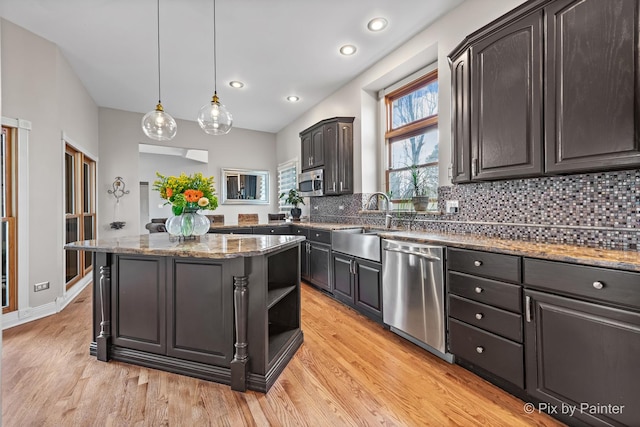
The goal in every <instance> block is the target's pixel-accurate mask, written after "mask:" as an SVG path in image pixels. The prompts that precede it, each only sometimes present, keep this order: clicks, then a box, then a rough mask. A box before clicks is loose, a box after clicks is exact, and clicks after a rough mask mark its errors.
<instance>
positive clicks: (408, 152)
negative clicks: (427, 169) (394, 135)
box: [389, 126, 438, 169]
mask: <svg viewBox="0 0 640 427" xmlns="http://www.w3.org/2000/svg"><path fill="white" fill-rule="evenodd" d="M437 161H438V128H437V127H435V126H434V127H430V128H429V129H427V131H426V132H425V133H423V134H420V135H416V136H412V137H409V138H406V139H401V140H398V141H393V142H392V143H391V161H390V163H391V164H390V165H389V168H390V169H401V168H406V167H409V166H411V165H422V164H425V163H434V162H437Z"/></svg>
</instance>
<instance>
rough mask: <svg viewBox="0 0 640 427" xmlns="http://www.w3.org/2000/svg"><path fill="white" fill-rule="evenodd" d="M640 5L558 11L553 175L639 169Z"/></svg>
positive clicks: (558, 7)
mask: <svg viewBox="0 0 640 427" xmlns="http://www.w3.org/2000/svg"><path fill="white" fill-rule="evenodd" d="M639 3H640V2H638V0H611V1H600V0H582V1H576V0H561V1H555V2H553V3H551V4H550V5H549V6H548V7H547V8H545V11H546V12H547V16H548V20H549V21H548V25H547V27H548V30H547V32H548V38H547V40H548V41H547V43H548V45H547V57H548V58H547V64H546V75H547V85H546V88H547V93H546V94H545V99H546V104H545V108H546V112H545V113H546V117H547V119H546V121H545V132H546V138H545V142H546V147H545V149H546V170H547V171H549V172H573V171H587V170H597V169H603V168H605V169H611V168H621V167H628V166H631V165H638V164H640V132H639V129H638V128H639V123H640V120H639V119H638V113H639V112H640V108H639V99H640V95H639V94H640V71H639V69H638V67H639V63H638V59H639V54H640V51H639V48H638V46H639V43H638V22H639Z"/></svg>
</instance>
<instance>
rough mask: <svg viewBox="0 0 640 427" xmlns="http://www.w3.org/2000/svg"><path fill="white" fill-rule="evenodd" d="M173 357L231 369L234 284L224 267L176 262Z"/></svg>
mask: <svg viewBox="0 0 640 427" xmlns="http://www.w3.org/2000/svg"><path fill="white" fill-rule="evenodd" d="M170 271H171V273H170V274H172V276H173V280H171V281H170V283H171V284H172V286H171V288H170V289H169V292H171V296H170V298H169V300H168V301H169V304H168V305H167V310H168V316H169V319H168V323H169V330H168V332H169V334H168V349H167V354H168V355H170V356H176V357H180V358H182V359H187V360H194V361H198V362H204V363H213V364H216V365H219V366H229V363H230V362H231V358H232V356H233V335H232V333H231V332H232V331H233V329H234V327H233V283H231V278H230V276H229V275H228V274H227V275H226V279H225V275H224V267H223V265H222V264H210V263H206V264H205V263H200V262H198V261H191V260H181V259H176V258H174V259H173V266H172V269H171V270H170ZM196 313H197V315H195V314H196Z"/></svg>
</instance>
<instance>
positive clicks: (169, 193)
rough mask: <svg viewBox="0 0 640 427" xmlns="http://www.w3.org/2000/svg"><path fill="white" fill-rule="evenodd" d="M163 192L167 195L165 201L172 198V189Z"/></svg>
mask: <svg viewBox="0 0 640 427" xmlns="http://www.w3.org/2000/svg"><path fill="white" fill-rule="evenodd" d="M165 192H166V193H167V199H168V198H169V197H171V196H173V189H172V188H169V187H167V188H166V189H165Z"/></svg>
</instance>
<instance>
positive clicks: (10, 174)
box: [0, 126, 18, 313]
mask: <svg viewBox="0 0 640 427" xmlns="http://www.w3.org/2000/svg"><path fill="white" fill-rule="evenodd" d="M0 138H1V139H0V154H1V155H2V160H1V161H0V187H1V193H2V194H0V198H1V202H0V203H1V208H0V211H1V212H2V312H3V313H9V312H11V311H15V310H16V309H17V307H18V294H17V292H18V288H17V274H16V271H17V269H18V268H17V265H18V263H17V241H18V238H17V237H18V236H17V225H16V203H17V200H16V199H15V197H16V194H15V191H14V190H15V188H17V187H16V185H15V184H16V183H15V174H14V171H15V154H14V153H15V150H14V147H15V145H14V143H13V138H12V129H11V128H7V127H4V126H3V127H2V135H1V136H0Z"/></svg>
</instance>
